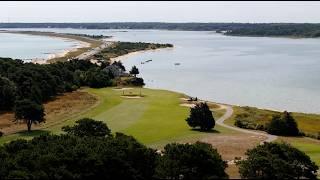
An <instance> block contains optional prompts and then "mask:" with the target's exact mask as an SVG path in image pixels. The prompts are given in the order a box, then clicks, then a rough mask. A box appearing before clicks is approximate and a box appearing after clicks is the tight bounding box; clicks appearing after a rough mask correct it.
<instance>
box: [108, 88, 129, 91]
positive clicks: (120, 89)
mask: <svg viewBox="0 0 320 180" xmlns="http://www.w3.org/2000/svg"><path fill="white" fill-rule="evenodd" d="M131 89H133V88H113V89H112V90H114V91H124V90H131Z"/></svg>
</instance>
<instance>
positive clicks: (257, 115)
mask: <svg viewBox="0 0 320 180" xmlns="http://www.w3.org/2000/svg"><path fill="white" fill-rule="evenodd" d="M233 109H234V114H233V116H232V118H230V119H228V120H227V121H226V124H229V125H234V122H235V119H236V117H237V116H238V115H245V116H246V117H245V118H243V119H244V120H245V121H246V122H248V123H250V124H252V126H253V127H255V126H257V125H262V126H264V127H265V126H266V124H267V123H268V122H270V121H271V119H272V117H273V116H274V115H279V114H280V112H277V111H271V110H266V109H258V108H255V107H239V106H234V108H233ZM292 116H293V117H294V118H295V120H296V121H297V123H298V128H299V130H300V131H302V132H304V133H306V134H308V135H313V136H317V135H318V133H320V115H319V114H306V113H295V112H292Z"/></svg>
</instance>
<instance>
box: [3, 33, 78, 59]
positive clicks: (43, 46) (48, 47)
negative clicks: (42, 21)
mask: <svg viewBox="0 0 320 180" xmlns="http://www.w3.org/2000/svg"><path fill="white" fill-rule="evenodd" d="M76 44H77V42H75V41H70V40H63V39H58V38H51V37H45V36H29V35H21V34H9V33H0V57H11V58H15V59H33V58H44V59H46V58H47V57H48V56H49V54H55V53H60V52H63V51H64V50H65V49H70V48H72V47H73V46H76Z"/></svg>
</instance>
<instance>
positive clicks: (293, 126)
mask: <svg viewBox="0 0 320 180" xmlns="http://www.w3.org/2000/svg"><path fill="white" fill-rule="evenodd" d="M267 132H268V133H270V134H274V135H285V136H298V135H299V129H298V125H297V123H296V121H295V119H294V118H293V117H292V116H291V115H290V113H289V112H287V111H285V112H283V114H282V116H278V115H277V116H274V117H273V118H272V120H271V122H270V123H269V124H267Z"/></svg>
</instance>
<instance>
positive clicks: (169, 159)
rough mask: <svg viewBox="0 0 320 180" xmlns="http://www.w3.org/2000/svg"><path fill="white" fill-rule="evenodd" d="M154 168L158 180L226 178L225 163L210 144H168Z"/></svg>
mask: <svg viewBox="0 0 320 180" xmlns="http://www.w3.org/2000/svg"><path fill="white" fill-rule="evenodd" d="M157 164H158V165H157V167H156V177H157V178H159V179H218V178H220V179H221V178H227V177H228V175H227V174H226V173H225V169H226V167H227V163H226V162H225V161H223V160H222V158H221V156H220V155H219V153H218V152H217V150H216V149H213V148H212V146H211V145H210V144H207V143H202V142H196V143H195V144H176V143H173V144H168V145H166V146H165V148H164V152H163V155H162V156H161V157H160V159H159V162H158V163H157Z"/></svg>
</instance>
